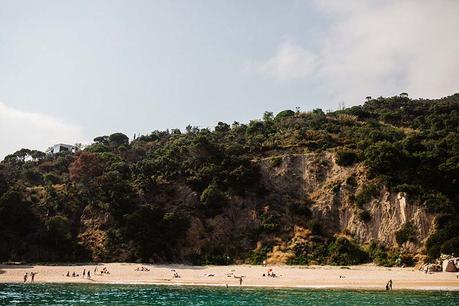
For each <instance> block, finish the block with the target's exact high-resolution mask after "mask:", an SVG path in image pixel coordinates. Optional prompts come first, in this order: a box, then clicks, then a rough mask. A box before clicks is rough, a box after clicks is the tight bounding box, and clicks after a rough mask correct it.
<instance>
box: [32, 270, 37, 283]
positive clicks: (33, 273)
mask: <svg viewBox="0 0 459 306" xmlns="http://www.w3.org/2000/svg"><path fill="white" fill-rule="evenodd" d="M35 274H37V272H30V277H31V280H30V281H31V282H32V283H33V281H34V280H35Z"/></svg>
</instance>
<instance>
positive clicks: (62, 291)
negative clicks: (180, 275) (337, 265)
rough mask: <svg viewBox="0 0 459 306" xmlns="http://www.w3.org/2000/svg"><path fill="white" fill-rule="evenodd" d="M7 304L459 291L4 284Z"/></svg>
mask: <svg viewBox="0 0 459 306" xmlns="http://www.w3.org/2000/svg"><path fill="white" fill-rule="evenodd" d="M0 304H1V305H26V304H34V305H40V304H42V305H44V304H46V305H88V304H91V305H93V304H104V305H296V306H300V305H459V293H457V292H414V291H392V292H384V291H350V290H309V289H301V290H300V289H298V290H296V289H295V290H293V289H248V288H242V289H240V288H229V289H226V288H205V287H169V286H137V285H74V284H72V285H61V284H59V285H58V284H55V285H54V284H52V285H51V284H46V285H43V284H32V285H30V284H27V285H22V284H0Z"/></svg>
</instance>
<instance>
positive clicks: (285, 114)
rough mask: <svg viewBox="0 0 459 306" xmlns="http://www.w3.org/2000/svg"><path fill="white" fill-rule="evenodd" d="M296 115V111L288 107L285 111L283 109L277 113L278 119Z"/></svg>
mask: <svg viewBox="0 0 459 306" xmlns="http://www.w3.org/2000/svg"><path fill="white" fill-rule="evenodd" d="M294 115H295V112H294V111H292V110H290V109H287V110H284V111H281V112H280V113H278V114H277V115H276V120H279V119H283V118H287V117H291V116H294Z"/></svg>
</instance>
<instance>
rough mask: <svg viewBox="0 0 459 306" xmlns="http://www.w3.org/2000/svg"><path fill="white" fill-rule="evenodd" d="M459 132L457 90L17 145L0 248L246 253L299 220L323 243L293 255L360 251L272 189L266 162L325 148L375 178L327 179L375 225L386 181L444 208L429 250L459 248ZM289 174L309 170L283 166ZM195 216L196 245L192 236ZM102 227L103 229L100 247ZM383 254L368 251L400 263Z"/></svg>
mask: <svg viewBox="0 0 459 306" xmlns="http://www.w3.org/2000/svg"><path fill="white" fill-rule="evenodd" d="M458 131H459V94H456V95H453V96H450V97H447V98H443V99H438V100H423V99H420V100H412V99H409V98H407V97H399V96H397V97H392V98H378V99H368V101H367V102H366V103H365V104H364V105H362V106H355V107H351V108H348V109H344V110H340V111H336V112H331V113H327V114H325V113H324V112H323V111H322V110H320V109H315V110H313V111H312V112H306V113H304V112H293V111H291V110H286V111H283V112H280V113H279V114H277V115H276V116H275V117H274V116H273V114H272V113H270V112H266V113H265V114H264V115H263V119H262V120H252V121H250V122H249V123H247V124H243V123H239V122H234V123H233V124H232V125H229V124H226V123H224V122H219V123H218V124H217V126H216V127H215V129H214V130H213V131H212V130H210V129H200V128H197V127H192V126H188V127H187V128H186V132H185V133H182V132H181V131H179V130H178V129H173V130H170V131H169V130H166V131H153V132H152V133H150V134H149V135H142V136H140V137H137V138H136V139H135V140H133V141H132V142H129V138H128V137H127V136H126V135H124V134H122V133H115V134H112V135H110V136H100V137H96V138H95V139H94V143H93V144H91V145H89V146H88V147H87V148H86V149H85V150H83V151H81V152H79V153H77V154H71V153H69V152H68V153H63V154H57V155H47V154H45V153H43V152H39V151H34V150H28V149H21V150H19V151H17V152H15V153H13V154H10V155H8V156H7V157H5V159H4V161H2V162H1V163H0V198H1V200H0V237H1V238H2V239H0V257H1V259H3V260H43V261H53V260H86V259H95V258H96V259H97V260H132V261H135V260H148V261H155V262H158V261H191V262H193V263H220V264H224V263H228V262H233V261H234V260H244V259H247V258H248V257H247V256H249V255H248V254H250V253H249V252H250V251H251V250H254V249H255V246H256V243H257V242H258V241H272V239H273V238H276V239H277V238H279V239H282V240H284V239H288V237H289V235H291V232H292V229H293V227H294V226H295V225H299V226H302V227H304V226H307V227H308V228H309V229H310V230H311V231H312V232H313V236H312V237H314V238H313V239H316V240H317V241H313V242H311V244H305V245H300V246H298V247H297V249H296V250H294V252H295V258H293V259H292V260H291V262H292V263H301V264H303V263H314V262H315V263H327V262H335V263H338V262H340V263H343V262H351V261H352V260H351V259H352V258H353V257H352V256H353V255H356V254H357V257H356V258H357V259H358V260H357V261H358V262H361V261H362V260H363V258H364V256H363V254H362V253H360V252H359V248H358V247H357V248H356V244H355V243H354V242H350V241H341V240H340V241H338V240H337V239H332V238H330V236H331V234H332V233H328V230H329V226H326V225H325V226H322V225H323V224H322V222H323V220H321V219H320V218H318V217H315V218H312V217H311V212H310V210H309V208H308V207H309V205H305V204H304V203H303V202H304V198H305V195H295V194H292V193H291V192H290V191H289V192H288V195H286V194H279V192H278V191H277V190H276V191H275V192H274V191H273V190H272V186H270V185H269V184H264V180H263V179H262V178H261V176H260V169H259V165H263V167H264V168H263V171H266V167H265V166H266V164H265V161H267V162H268V163H270V164H268V166H271V167H272V168H271V170H272V171H273V173H274V172H275V171H280V170H282V169H281V168H282V167H281V166H283V165H284V163H285V165H287V164H288V163H290V162H292V161H293V159H290V158H291V157H294V156H297V155H299V154H303V153H304V152H318V153H321V152H324V151H327V152H337V153H336V154H337V156H336V161H337V163H338V164H339V165H342V166H351V165H353V164H355V163H357V162H363V164H362V166H365V167H366V169H368V172H367V176H368V179H369V181H370V182H372V183H371V184H370V185H369V186H367V187H365V188H363V189H362V190H358V189H357V188H358V187H359V185H358V183H357V179H356V177H354V176H351V177H348V178H347V179H346V181H345V182H339V183H336V184H334V185H332V186H330V192H331V193H333V194H332V195H333V196H334V197H336V198H338V197H340V196H346V197H349V198H350V199H354V201H355V204H356V206H357V207H356V208H355V209H356V211H358V212H359V217H360V219H361V220H362V221H364V222H371V220H370V219H371V216H370V215H369V213H368V212H367V211H366V210H364V208H367V207H366V205H368V203H369V202H370V201H371V200H372V199H375V198H378V197H379V195H380V192H381V190H382V189H383V188H384V190H388V191H391V192H404V193H406V194H407V197H408V198H409V199H410V202H413V203H414V202H418V203H420V204H422V205H424V206H425V207H426V208H427V210H428V211H429V212H431V213H433V214H435V215H437V216H439V218H438V220H439V221H438V228H437V232H436V233H435V234H433V235H432V236H431V237H430V238H429V240H428V242H427V245H426V248H427V254H428V255H429V257H431V258H432V259H433V258H435V257H438V256H439V255H440V253H441V252H446V253H453V252H454V253H456V254H459V251H458V250H457V248H458V242H457V237H458V233H459V228H458V227H459V206H458V205H457V203H459V196H458V190H459V186H458V184H459V179H458V178H459V155H458V154H459V153H458V152H459V137H458ZM260 161H262V162H260ZM331 167H333V165H332V164H331V163H327V161H326V160H325V159H324V162H323V163H319V164H318V165H317V178H318V179H326V177H325V174H324V173H325V172H326V171H323V170H326V169H331ZM359 167H360V165H359ZM362 169H364V167H362ZM271 170H270V171H271ZM286 179H288V180H291V181H292V182H295V181H299V180H300V178H299V177H295V176H293V175H292V176H291V177H290V173H288V172H287V175H286ZM360 181H361V179H360V178H359V182H360ZM276 187H277V186H276ZM357 190H358V192H357V193H356V191H357ZM355 193H356V194H355ZM265 206H269V209H264V207H265ZM252 218H253V219H252ZM24 220H26V221H24ZM217 224H218V226H217ZM190 227H191V232H192V233H194V234H195V239H197V240H199V245H200V249H199V250H196V251H195V250H194V249H193V250H192V251H190V248H191V247H192V246H190V245H187V241H186V239H185V238H184V237H185V235H186V234H187V233H188V232H187V231H188V229H190ZM412 232H413V231H412V228H411V230H410V228H409V227H408V228H405V227H404V228H403V229H402V230H401V231H400V232H399V233H398V234H397V236H398V238H397V241H399V243H400V242H402V241H409V240H411V241H414V240H415V239H414V235H413V233H412ZM51 233H53V234H51ZM100 233H102V235H101V234H100ZM96 234H97V235H100V236H103V237H105V236H104V235H106V237H107V239H106V240H104V241H103V242H100V243H99V242H98V245H97V246H95V243H93V242H94V241H93V240H91V239H92V238H93V236H94V235H96ZM88 237H89V238H88ZM56 239H57V240H59V242H56V241H57V240H56ZM56 243H57V244H58V247H56ZM419 247H421V246H419ZM185 249H186V250H187V252H183V253H182V250H185ZM263 252H264V251H263ZM263 252H262V253H263ZM375 252H376V253H378V252H379V251H378V252H377V251H375ZM384 252H386V253H387V256H385V255H382V254H384ZM384 252H383V251H380V252H379V254H380V255H374V256H373V255H372V258H374V259H373V260H375V261H377V262H380V263H382V264H384V265H390V264H392V262H393V261H395V260H398V258H401V260H402V261H403V260H405V259H404V258H405V257H404V255H400V254H397V253H396V252H395V251H393V252H392V251H390V252H389V251H384ZM340 253H343V254H345V255H343V257H340V256H339V254H340ZM182 254H183V258H182V257H181V256H182ZM190 254H191V255H190ZM349 254H353V255H352V256H351V255H349ZM258 255H260V254H258ZM258 255H257V254H255V255H253V256H255V257H257V256H258ZM260 256H261V257H262V254H261V255H260ZM261 257H257V258H261ZM354 257H355V256H354ZM228 258H229V259H228ZM393 258H395V259H393ZM406 258H407V259H406V262H408V261H409V260H408V259H409V257H406ZM399 261H400V260H399Z"/></svg>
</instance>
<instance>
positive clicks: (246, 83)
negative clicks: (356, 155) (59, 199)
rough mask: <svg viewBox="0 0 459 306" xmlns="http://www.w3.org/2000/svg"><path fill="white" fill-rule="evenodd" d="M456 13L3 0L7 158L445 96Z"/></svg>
mask: <svg viewBox="0 0 459 306" xmlns="http://www.w3.org/2000/svg"><path fill="white" fill-rule="evenodd" d="M458 16H459V1H457V0H451V1H447V0H444V1H441V0H435V1H434V0H432V1H427V0H426V1H423V0H412V1H403V0H393V1H390V0H388V1H342V0H336V1H331V0H324V1H306V0H292V1H287V0H282V1H277V0H270V1H269V0H263V1H255V0H240V1H236V0H231V1H215V0H207V1H193V0H183V1H173V0H167V1H154V0H151V1H141V0H125V1H116V0H107V1H102V0H87V1H84V0H80V1H70V0H66V1H61V0H56V1H49V0H32V1H23V0H11V1H5V0H0V158H3V157H4V156H5V155H6V154H9V153H12V152H14V151H16V150H18V149H20V148H22V147H27V148H34V149H40V150H44V149H46V148H47V147H49V146H51V145H52V144H54V143H58V142H64V143H76V142H83V143H88V142H90V141H91V140H92V139H93V138H94V137H95V136H98V135H106V134H110V133H113V132H117V131H120V132H123V133H126V134H127V135H128V136H129V137H132V136H133V134H134V133H138V132H141V133H144V134H146V133H149V132H150V131H152V130H155V129H166V128H181V129H183V128H184V127H185V126H186V125H188V124H191V125H194V126H200V127H207V126H208V127H213V126H214V125H215V124H216V123H217V122H218V121H224V122H228V123H232V122H233V121H235V120H236V121H243V122H245V121H248V120H249V119H254V118H259V117H261V116H262V113H263V112H264V111H266V110H268V111H273V112H275V113H276V112H278V111H280V110H283V109H287V108H290V109H294V108H295V107H296V106H299V107H301V109H302V110H310V109H313V108H317V107H320V108H323V109H324V110H327V109H336V108H337V106H338V104H339V103H341V102H344V103H345V104H346V105H355V104H360V103H362V100H363V97H365V96H367V95H371V96H374V97H377V96H380V95H382V96H391V95H395V94H398V93H400V92H404V91H406V92H408V93H409V94H410V96H411V97H426V98H428V97H434V98H436V97H441V96H446V95H450V94H453V93H455V92H459V81H458V80H459V18H458Z"/></svg>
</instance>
